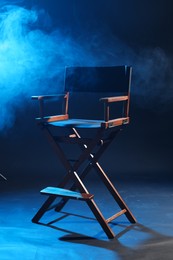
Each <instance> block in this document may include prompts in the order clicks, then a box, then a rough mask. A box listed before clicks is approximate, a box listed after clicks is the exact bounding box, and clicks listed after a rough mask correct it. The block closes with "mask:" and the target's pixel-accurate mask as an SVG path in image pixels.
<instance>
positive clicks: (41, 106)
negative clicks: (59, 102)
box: [31, 92, 69, 121]
mask: <svg viewBox="0 0 173 260" xmlns="http://www.w3.org/2000/svg"><path fill="white" fill-rule="evenodd" d="M59 97H62V98H63V100H64V101H63V108H62V115H66V117H68V99H69V93H68V92H67V93H63V94H55V95H41V96H32V97H31V98H32V99H36V100H38V101H39V120H40V121H48V118H49V121H51V117H52V120H53V121H54V120H55V116H49V117H47V116H45V113H44V101H46V100H53V99H57V98H59ZM62 115H61V117H62ZM57 117H58V118H59V115H58V116H57ZM66 117H65V118H66ZM43 119H44V120H43Z"/></svg>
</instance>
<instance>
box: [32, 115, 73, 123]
mask: <svg viewBox="0 0 173 260" xmlns="http://www.w3.org/2000/svg"><path fill="white" fill-rule="evenodd" d="M67 119H69V116H68V114H66V115H55V116H45V117H37V118H36V120H37V122H38V123H51V122H56V121H62V120H67Z"/></svg>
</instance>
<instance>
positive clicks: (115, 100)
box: [100, 96, 129, 103]
mask: <svg viewBox="0 0 173 260" xmlns="http://www.w3.org/2000/svg"><path fill="white" fill-rule="evenodd" d="M128 98H129V97H128V96H118V97H104V98H100V101H101V102H105V103H111V102H118V101H125V100H128Z"/></svg>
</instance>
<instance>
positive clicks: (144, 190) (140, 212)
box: [0, 177, 173, 260]
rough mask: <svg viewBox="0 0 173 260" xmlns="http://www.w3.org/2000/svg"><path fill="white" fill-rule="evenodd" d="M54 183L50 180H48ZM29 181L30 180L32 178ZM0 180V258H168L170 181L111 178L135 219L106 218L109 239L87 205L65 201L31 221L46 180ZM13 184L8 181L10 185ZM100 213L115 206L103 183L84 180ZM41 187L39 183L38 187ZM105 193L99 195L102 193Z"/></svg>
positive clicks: (171, 250)
mask: <svg viewBox="0 0 173 260" xmlns="http://www.w3.org/2000/svg"><path fill="white" fill-rule="evenodd" d="M52 181H53V180H52ZM31 182H32V181H31ZM7 183H8V182H7V181H5V180H2V179H1V181H0V187H1V195H0V196H1V198H0V201H1V207H0V226H1V229H0V234H1V235H0V244H1V247H0V259H2V260H8V259H18V260H20V259H21V260H23V259H25V260H27V259H28V260H35V259H37V260H39V259H43V260H44V259H51V260H53V259H69V260H70V259H75V260H77V259H110V260H111V259H114V260H116V259H123V260H126V259H128V260H129V259H133V260H134V259H147V260H148V259H157V260H159V259H166V260H169V259H172V254H173V208H172V205H173V190H172V181H168V182H166V181H162V180H157V181H154V180H150V179H143V180H141V178H140V181H139V180H138V179H137V178H135V177H134V178H130V177H129V179H127V180H123V179H121V178H120V179H118V180H113V183H114V184H115V186H116V188H117V189H118V191H119V193H120V194H121V196H122V197H123V199H124V200H125V202H126V203H127V204H128V206H129V208H130V209H131V211H132V212H133V214H134V215H135V217H136V218H137V220H138V223H137V224H130V223H129V222H128V220H127V219H126V218H125V216H124V215H123V216H121V217H119V218H117V219H116V220H114V221H113V222H111V224H110V226H111V227H112V229H113V231H114V232H115V233H116V237H115V238H114V239H111V240H110V239H108V238H107V237H106V235H105V233H104V232H103V231H102V229H101V227H100V225H99V224H98V223H97V221H96V220H95V219H94V217H93V215H92V213H91V212H90V210H89V208H88V206H87V204H86V203H85V202H83V201H76V200H70V201H69V202H68V203H67V205H66V206H65V208H64V209H63V212H61V213H57V212H55V211H54V210H50V211H48V212H47V213H46V214H45V215H44V216H43V217H42V219H41V220H40V224H35V223H32V221H31V219H32V217H33V216H34V214H35V213H36V212H37V210H38V209H39V207H40V206H41V204H42V203H43V202H44V200H45V199H46V197H45V195H41V194H40V193H39V190H40V189H41V188H44V187H45V183H38V184H37V183H35V185H26V183H25V184H24V183H20V181H18V182H16V183H15V180H14V185H8V184H7ZM11 184H12V183H11ZM87 185H89V186H90V190H91V191H92V190H93V191H94V194H95V200H96V203H97V204H98V205H99V207H100V209H101V211H102V212H103V214H104V215H105V217H107V216H108V217H109V216H110V215H111V214H112V213H113V214H114V213H116V212H115V211H116V210H118V208H117V206H116V205H115V202H114V201H113V200H112V198H111V197H110V196H109V194H108V193H107V191H106V190H105V188H104V187H103V186H102V184H98V182H95V183H94V182H91V181H90V182H88V183H87ZM42 186H43V187H42ZM103 194H104V196H103Z"/></svg>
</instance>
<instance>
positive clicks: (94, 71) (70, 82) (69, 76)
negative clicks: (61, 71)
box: [65, 66, 132, 94]
mask: <svg viewBox="0 0 173 260" xmlns="http://www.w3.org/2000/svg"><path fill="white" fill-rule="evenodd" d="M131 72H132V68H131V67H130V66H110V67H66V72H65V91H67V92H112V93H120V94H122V93H123V94H128V93H129V92H130V83H131Z"/></svg>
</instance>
